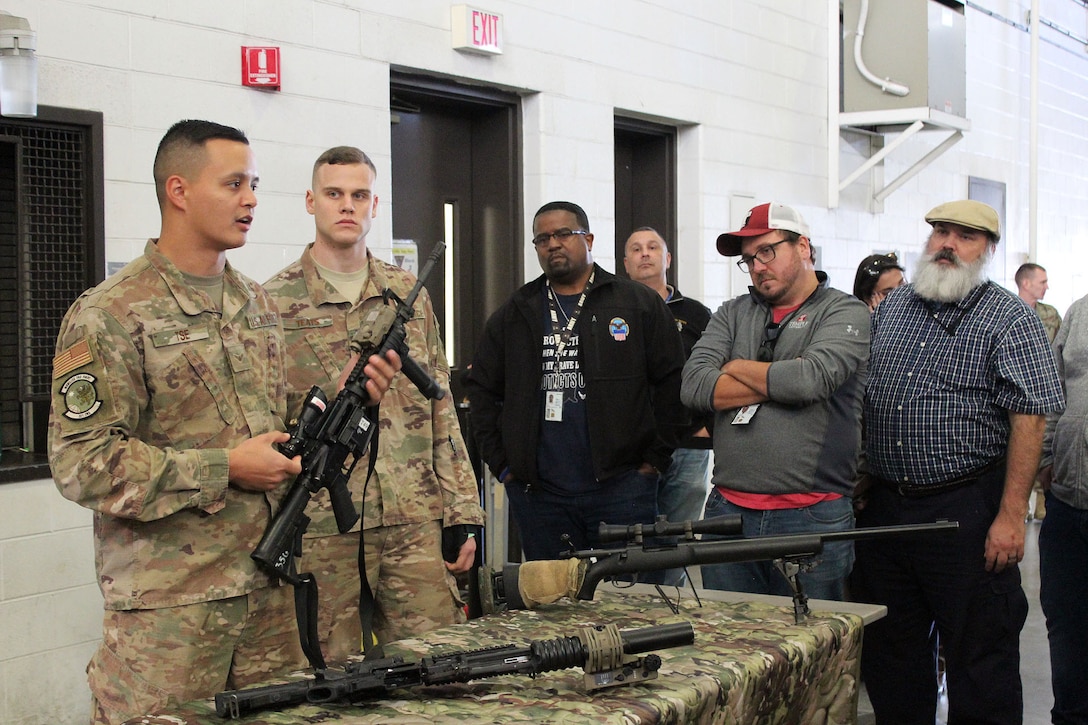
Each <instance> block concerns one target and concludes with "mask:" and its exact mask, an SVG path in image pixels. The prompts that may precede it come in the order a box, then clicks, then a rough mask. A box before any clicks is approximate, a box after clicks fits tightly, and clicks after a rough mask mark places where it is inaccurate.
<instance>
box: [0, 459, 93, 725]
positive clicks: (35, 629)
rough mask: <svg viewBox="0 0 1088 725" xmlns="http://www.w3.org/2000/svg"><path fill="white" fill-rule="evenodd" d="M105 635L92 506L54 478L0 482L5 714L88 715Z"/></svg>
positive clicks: (54, 718)
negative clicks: (89, 678)
mask: <svg viewBox="0 0 1088 725" xmlns="http://www.w3.org/2000/svg"><path fill="white" fill-rule="evenodd" d="M101 636H102V595H101V594H100V593H99V591H98V585H97V584H96V583H95V574H94V543H93V540H92V536H91V512H90V511H88V510H86V509H84V508H82V507H80V506H78V505H76V504H74V503H71V502H69V501H66V500H65V499H63V498H61V496H60V494H58V493H57V489H56V488H55V487H54V486H53V482H52V481H51V480H45V481H28V482H23V483H8V484H4V485H2V486H0V722H3V723H4V724H5V725H34V724H37V723H58V724H60V723H85V722H87V720H88V719H89V717H90V691H89V690H88V689H87V682H86V675H85V674H84V671H83V668H84V666H85V665H86V663H87V661H88V660H90V658H91V654H92V653H93V652H94V649H95V647H96V646H97V644H98V641H99V639H100V638H101Z"/></svg>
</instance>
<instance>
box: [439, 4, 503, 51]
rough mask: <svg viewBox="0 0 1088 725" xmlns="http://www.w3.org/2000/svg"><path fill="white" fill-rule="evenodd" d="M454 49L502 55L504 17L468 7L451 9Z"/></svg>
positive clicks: (457, 6)
mask: <svg viewBox="0 0 1088 725" xmlns="http://www.w3.org/2000/svg"><path fill="white" fill-rule="evenodd" d="M450 27H451V30H452V33H453V49H454V50H467V51H469V52H470V53H482V54H484V55H500V54H501V53H502V16H501V15H498V14H496V13H491V12H488V11H487V10H480V9H479V8H474V7H470V6H468V5H454V6H452V7H451V8H450Z"/></svg>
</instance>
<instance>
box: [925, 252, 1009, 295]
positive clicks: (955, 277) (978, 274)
mask: <svg viewBox="0 0 1088 725" xmlns="http://www.w3.org/2000/svg"><path fill="white" fill-rule="evenodd" d="M938 256H940V257H941V258H943V259H949V260H950V261H952V262H953V264H954V265H955V266H951V267H949V266H946V265H943V264H937V262H935V261H934V259H935V258H937V257H938ZM993 256H994V249H993V247H992V246H989V247H987V249H986V253H985V254H983V255H982V256H980V257H979V258H978V259H976V260H975V261H974V262H964V261H963V260H961V259H960V258H959V257H956V256H955V255H954V254H952V252H945V251H943V250H942V251H939V252H936V253H934V254H927V255H924V256H923V257H921V258H920V259H919V260H918V265H917V268H916V269H915V271H914V274H913V275H912V276H913V279H911V282H912V283H913V284H914V291H915V292H916V293H917V294H918V296H919V297H921V298H922V299H925V300H931V301H933V302H959V301H960V300H962V299H963V298H964V297H966V296H967V294H968V293H969V292H970V291H971V290H973V289H974V288H975V287H978V286H979V285H980V284H982V283H983V282H985V281H986V280H987V276H986V267H987V266H988V265H989V264H990V260H991V259H993Z"/></svg>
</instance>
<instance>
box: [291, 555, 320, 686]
mask: <svg viewBox="0 0 1088 725" xmlns="http://www.w3.org/2000/svg"><path fill="white" fill-rule="evenodd" d="M294 587H295V619H296V620H297V621H298V640H299V643H300V644H301V645H302V652H303V653H304V654H305V655H306V659H307V660H309V661H310V666H311V667H313V668H314V671H315V672H323V671H324V670H325V658H324V657H323V656H322V654H321V642H320V641H318V637H317V602H318V596H317V580H316V579H314V575H313V574H300V575H299V576H298V579H297V580H296V582H295V584H294Z"/></svg>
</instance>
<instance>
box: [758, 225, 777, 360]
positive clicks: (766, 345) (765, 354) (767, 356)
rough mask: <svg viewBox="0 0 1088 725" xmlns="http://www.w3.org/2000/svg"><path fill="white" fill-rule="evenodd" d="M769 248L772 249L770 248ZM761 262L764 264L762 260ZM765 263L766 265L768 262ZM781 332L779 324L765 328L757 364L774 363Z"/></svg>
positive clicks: (772, 323) (771, 323)
mask: <svg viewBox="0 0 1088 725" xmlns="http://www.w3.org/2000/svg"><path fill="white" fill-rule="evenodd" d="M779 244H781V242H779ZM767 248H768V249H770V247H767ZM760 251H762V250H760ZM772 258H773V257H772ZM759 261H761V262H763V260H762V259H760V260H759ZM763 263H764V264H766V262H763ZM780 332H782V326H781V325H780V324H779V323H777V322H768V323H767V326H766V327H765V328H763V342H761V343H759V350H757V351H756V362H765V363H769V362H773V361H774V346H775V345H776V344H777V343H778V333H780Z"/></svg>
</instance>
